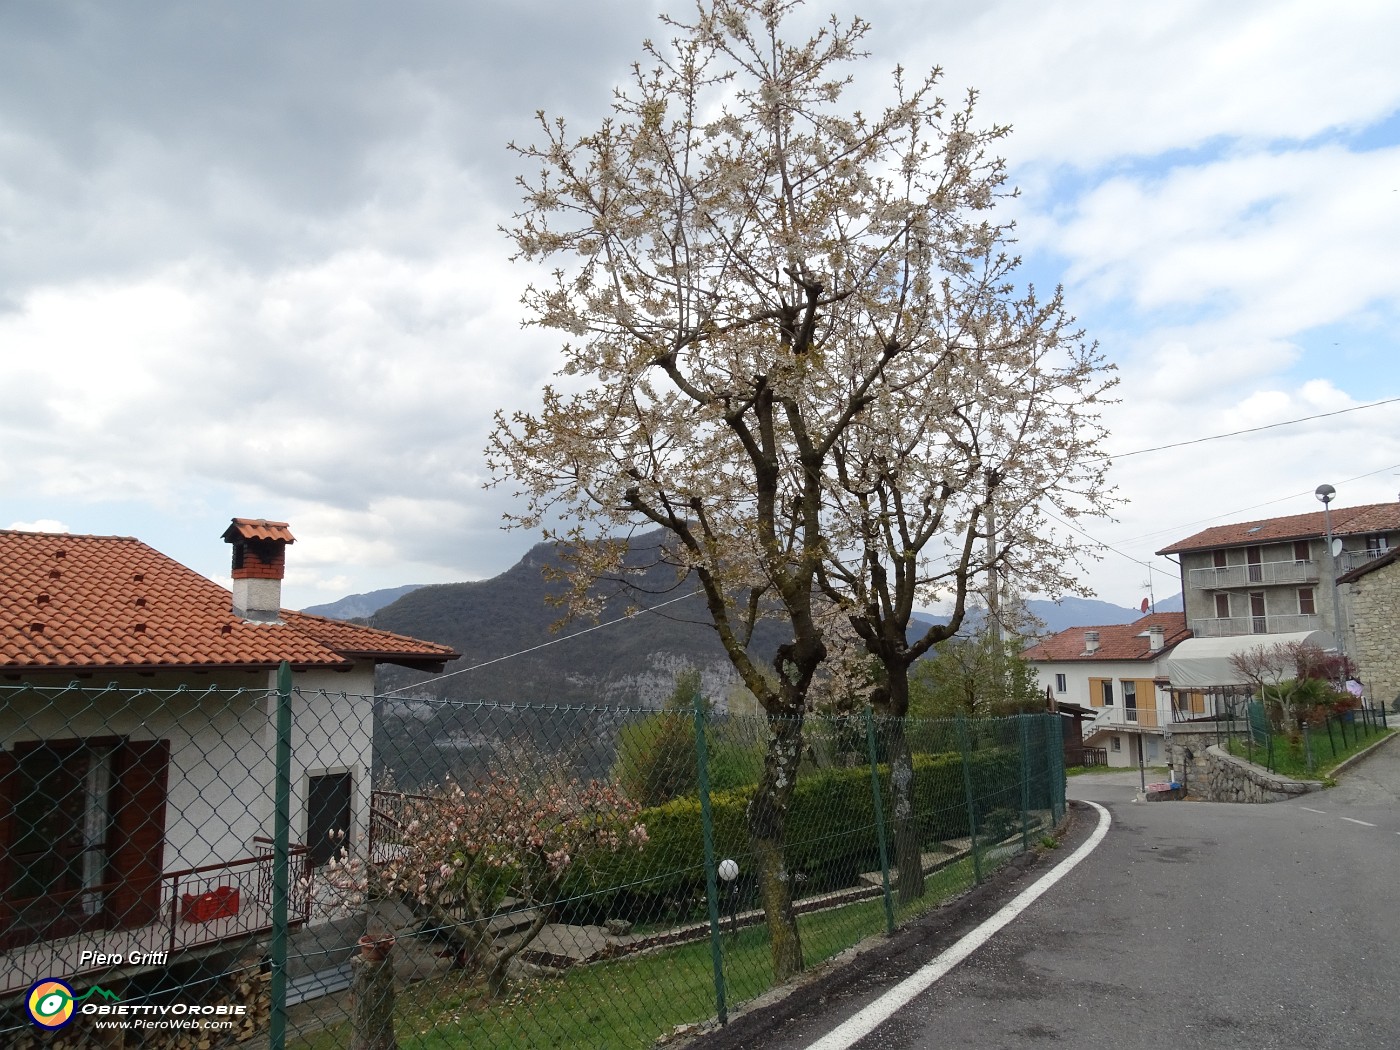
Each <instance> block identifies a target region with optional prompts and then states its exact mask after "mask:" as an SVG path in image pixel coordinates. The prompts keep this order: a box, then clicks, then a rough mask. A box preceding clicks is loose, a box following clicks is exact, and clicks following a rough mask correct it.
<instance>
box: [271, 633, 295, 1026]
mask: <svg viewBox="0 0 1400 1050" xmlns="http://www.w3.org/2000/svg"><path fill="white" fill-rule="evenodd" d="M274 762H275V765H276V771H275V774H274V777H275V786H274V789H273V803H272V805H273V816H272V946H271V952H272V981H271V987H270V988H269V989H268V991H269V993H270V995H271V997H272V1012H271V1014H270V1016H269V1018H268V1032H267V1045H268V1050H282V1048H283V1046H284V1045H285V1043H286V1039H287V920H288V911H289V908H288V904H289V901H290V895H291V888H292V887H291V882H292V880H291V827H292V666H291V664H289V663H287V662H286V661H285V660H284V661H282V666H280V667H279V668H277V746H276V755H275V758H274Z"/></svg>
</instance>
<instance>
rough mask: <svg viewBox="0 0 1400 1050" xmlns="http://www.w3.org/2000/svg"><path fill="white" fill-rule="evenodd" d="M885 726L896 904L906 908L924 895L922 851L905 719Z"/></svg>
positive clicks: (891, 721) (912, 765)
mask: <svg viewBox="0 0 1400 1050" xmlns="http://www.w3.org/2000/svg"><path fill="white" fill-rule="evenodd" d="M886 725H887V726H888V728H887V730H886V732H888V733H889V740H888V747H889V759H890V794H891V795H892V796H893V799H892V801H893V806H892V808H893V810H894V815H893V823H894V855H895V867H896V868H897V869H898V876H897V878H896V882H895V887H896V890H897V892H898V896H899V903H901V904H908V903H909V902H910V901H912V900H915V899H917V898H919V897H922V896H923V895H924V858H923V849H922V843H921V842H920V835H919V822H918V819H917V817H916V815H915V813H914V755H913V752H912V751H911V750H910V747H909V737H908V735H907V734H906V733H905V731H904V718H903V717H902V716H901V717H897V718H891V719H889V721H888V722H887V723H886Z"/></svg>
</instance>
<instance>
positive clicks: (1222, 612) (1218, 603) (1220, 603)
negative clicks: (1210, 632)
mask: <svg viewBox="0 0 1400 1050" xmlns="http://www.w3.org/2000/svg"><path fill="white" fill-rule="evenodd" d="M1215 618H1216V619H1217V620H1228V619H1229V618H1230V596H1229V595H1228V594H1217V595H1216V596H1215Z"/></svg>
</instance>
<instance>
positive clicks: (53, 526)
mask: <svg viewBox="0 0 1400 1050" xmlns="http://www.w3.org/2000/svg"><path fill="white" fill-rule="evenodd" d="M9 528H11V529H14V530H15V531H17V532H69V531H70V530H69V528H68V526H67V525H65V524H63V522H61V521H52V520H50V519H48V518H42V519H40V520H39V521H14V522H11V523H10V525H9Z"/></svg>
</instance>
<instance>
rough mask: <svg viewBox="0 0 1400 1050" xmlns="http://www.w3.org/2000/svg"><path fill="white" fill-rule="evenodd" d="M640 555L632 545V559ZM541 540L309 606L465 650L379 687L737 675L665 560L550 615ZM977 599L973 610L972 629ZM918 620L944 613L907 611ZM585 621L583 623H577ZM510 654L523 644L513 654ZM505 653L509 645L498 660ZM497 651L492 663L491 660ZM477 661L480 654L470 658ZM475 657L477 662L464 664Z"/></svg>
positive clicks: (1058, 619)
mask: <svg viewBox="0 0 1400 1050" xmlns="http://www.w3.org/2000/svg"><path fill="white" fill-rule="evenodd" d="M645 559H646V555H645V553H644V552H639V553H638V555H637V561H638V564H641V563H642V562H643V561H644V560H645ZM557 564H558V559H557V556H556V554H555V552H554V550H553V548H552V547H551V546H550V545H548V544H538V545H536V546H535V547H534V548H532V549H531V550H530V551H529V552H528V553H527V554H526V555H525V556H524V557H523V558H522V559H521V560H520V561H519V562H517V563H516V564H515V565H514V566H512V567H511V568H510V569H508V570H507V571H505V572H503V573H501V574H500V575H499V576H496V577H493V578H492V579H489V580H478V581H472V582H467V583H449V584H433V585H428V586H420V585H412V584H410V585H405V586H402V587H394V588H388V589H385V590H379V591H372V592H369V593H367V594H355V595H349V596H347V597H345V598H342V599H340V600H339V601H337V602H332V603H329V604H325V605H316V606H311V607H309V608H307V609H306V610H305V611H306V612H311V613H316V614H318V615H321V616H331V617H336V618H339V619H355V620H360V621H362V622H366V623H369V624H371V625H372V626H375V627H380V628H383V629H384V630H388V631H395V632H398V633H401V634H408V635H412V636H414V637H418V638H424V639H428V640H430V641H434V642H442V643H444V644H447V645H451V646H453V647H454V648H455V649H457V651H458V652H460V653H462V659H461V660H460V661H456V662H454V663H453V664H452V665H451V666H449V668H448V671H449V672H452V671H459V672H463V673H459V674H455V675H452V677H449V678H445V679H441V680H438V681H435V682H433V683H432V684H431V685H426V686H419V683H422V682H424V681H425V680H426V679H427V678H429V677H430V676H427V675H423V674H421V673H416V672H412V671H408V670H405V669H403V668H394V667H387V668H384V669H383V670H382V671H381V682H380V688H381V690H405V691H406V692H410V693H412V694H415V695H420V696H421V695H431V696H434V697H439V698H452V699H467V700H489V701H496V702H507V703H532V704H601V705H606V706H654V705H656V704H658V703H660V702H661V701H662V700H663V699H664V698H665V697H666V696H667V695H668V694H669V693H670V690H671V686H672V684H673V682H674V679H675V675H676V673H677V672H678V671H679V670H681V669H683V668H685V667H695V668H697V669H698V670H699V671H700V672H701V676H702V680H703V682H704V688H705V691H706V693H707V694H708V695H711V696H713V697H714V698H716V699H719V698H722V697H723V696H724V695H725V694H726V693H727V692H728V690H729V687H730V685H731V683H732V682H733V681H734V673H733V670H732V668H731V667H730V664H729V660H728V658H727V657H726V656H725V654H724V650H723V648H722V647H721V645H720V644H719V641H718V639H717V638H716V637H715V634H714V630H713V628H711V627H710V625H709V619H708V615H707V613H706V610H705V608H704V604H703V602H702V601H701V600H700V598H699V596H698V595H694V596H690V597H682V598H681V599H680V600H679V601H675V600H674V599H676V598H677V597H678V596H680V595H683V594H684V593H685V588H684V587H681V588H677V587H676V584H675V580H674V576H673V571H672V570H670V569H669V568H666V567H654V568H651V569H647V570H645V571H644V572H642V573H641V574H640V575H638V576H636V577H634V578H633V579H632V580H631V582H632V584H633V585H634V587H635V588H637V589H636V590H631V591H619V592H618V593H617V594H616V595H614V596H613V597H611V598H609V599H607V600H606V601H605V602H604V603H603V609H602V613H601V615H600V617H599V620H600V621H602V622H607V621H611V620H615V619H617V618H619V617H622V616H625V615H626V613H627V611H628V609H629V608H632V607H642V608H647V607H653V606H661V605H662V603H668V604H665V605H664V606H663V607H661V608H659V609H657V611H655V612H642V613H638V614H637V615H635V616H633V617H631V618H630V619H627V620H624V621H622V622H620V623H613V624H610V625H608V626H603V627H600V628H598V629H596V630H589V628H592V627H593V626H594V624H593V622H592V621H581V622H575V623H571V624H568V625H566V626H565V627H564V628H563V629H562V630H560V631H557V632H556V631H552V630H551V626H552V625H553V624H555V623H556V621H558V620H559V618H560V615H561V612H560V610H559V608H558V607H557V606H555V605H552V604H550V602H549V601H548V597H549V595H550V594H551V593H554V592H556V591H557V589H558V588H559V586H560V585H558V584H550V583H549V582H548V581H546V579H545V577H544V574H543V569H544V568H545V566H547V565H557ZM1027 605H1028V607H1029V609H1030V611H1031V613H1032V614H1033V615H1035V616H1036V617H1037V618H1038V619H1039V620H1040V621H1041V622H1042V623H1043V624H1044V625H1045V627H1044V630H1045V631H1046V632H1047V633H1054V632H1057V631H1061V630H1064V629H1066V628H1068V627H1076V626H1099V625H1107V624H1116V623H1130V622H1132V621H1133V620H1136V619H1138V618H1139V617H1140V616H1141V615H1142V613H1141V612H1140V611H1138V610H1137V609H1129V608H1125V607H1123V606H1119V605H1113V604H1111V603H1109V602H1102V601H1097V600H1094V599H1088V598H1073V597H1071V598H1066V599H1064V600H1063V601H1062V602H1058V603H1055V602H1048V601H1042V600H1032V601H1030V602H1028V603H1027ZM1180 607H1181V605H1180V596H1179V595H1178V596H1175V597H1174V598H1172V599H1170V600H1169V601H1167V602H1160V603H1158V605H1157V610H1158V611H1160V612H1167V611H1170V610H1172V609H1180ZM979 613H980V610H973V612H972V613H971V614H970V617H969V619H970V621H971V625H972V626H973V628H974V629H975V626H976V623H977V622H978V620H979V619H980V615H979ZM915 617H916V620H919V621H922V622H924V623H926V624H927V623H936V622H946V617H944V618H938V617H935V616H932V615H928V614H915ZM584 632H586V633H584ZM783 638H784V632H783V630H782V626H781V624H780V623H779V622H778V621H765V622H763V623H761V624H760V626H759V629H758V631H757V632H756V637H755V641H754V651H755V653H756V655H757V656H758V657H759V658H760V659H761V660H762V661H763V662H764V663H767V661H768V660H769V659H771V657H772V654H773V653H774V652H775V651H776V648H777V646H778V645H779V644H780V643H781V642H782V641H783ZM511 654H520V655H515V656H512V655H511ZM503 657H511V658H510V659H508V660H503V659H502V658H503ZM496 660H500V661H501V662H499V663H491V662H490V661H496ZM478 665H484V666H478ZM468 667H474V668H476V669H475V670H471V671H464V670H463V669H465V668H468Z"/></svg>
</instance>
